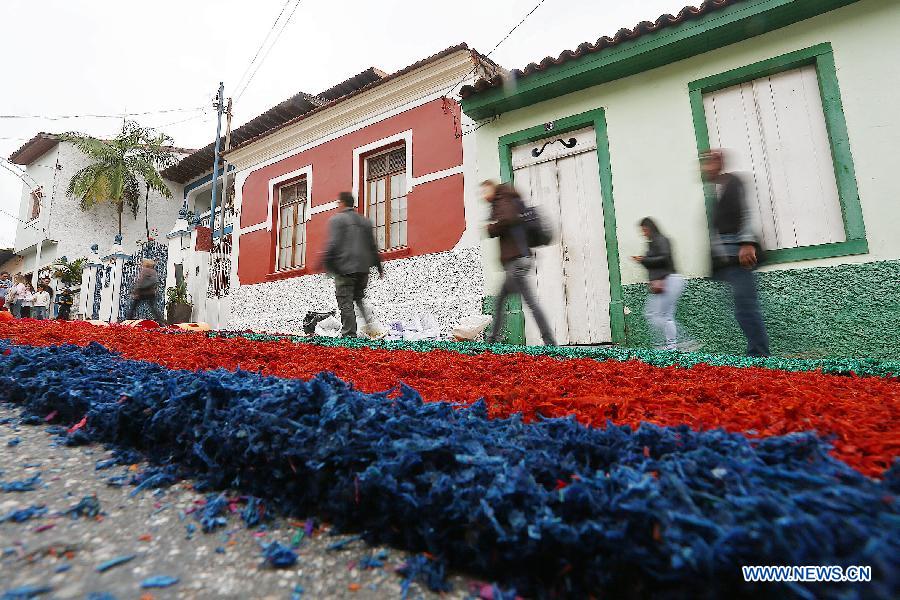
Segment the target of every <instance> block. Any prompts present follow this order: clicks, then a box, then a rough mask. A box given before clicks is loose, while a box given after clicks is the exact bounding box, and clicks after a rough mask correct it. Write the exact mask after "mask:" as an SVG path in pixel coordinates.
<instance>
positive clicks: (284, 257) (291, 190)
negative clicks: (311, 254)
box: [278, 177, 309, 271]
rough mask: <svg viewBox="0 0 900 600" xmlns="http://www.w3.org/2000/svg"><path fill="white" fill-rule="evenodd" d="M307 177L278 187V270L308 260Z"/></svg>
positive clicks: (298, 264)
mask: <svg viewBox="0 0 900 600" xmlns="http://www.w3.org/2000/svg"><path fill="white" fill-rule="evenodd" d="M308 203H309V202H308V190H307V183H306V178H305V177H304V178H303V179H300V180H298V181H294V182H292V183H288V184H285V185H282V186H281V187H279V188H278V270H279V271H282V270H285V269H297V268H300V267H302V266H303V265H304V264H305V260H306V207H307V204H308Z"/></svg>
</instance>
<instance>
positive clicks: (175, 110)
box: [0, 106, 204, 121]
mask: <svg viewBox="0 0 900 600" xmlns="http://www.w3.org/2000/svg"><path fill="white" fill-rule="evenodd" d="M201 110H204V107H203V106H197V107H194V108H169V109H163V110H148V111H144V112H125V113H118V114H112V115H101V114H83V115H0V119H43V120H46V121H62V120H65V119H121V118H123V117H140V116H146V115H161V114H167V113H178V112H197V111H201Z"/></svg>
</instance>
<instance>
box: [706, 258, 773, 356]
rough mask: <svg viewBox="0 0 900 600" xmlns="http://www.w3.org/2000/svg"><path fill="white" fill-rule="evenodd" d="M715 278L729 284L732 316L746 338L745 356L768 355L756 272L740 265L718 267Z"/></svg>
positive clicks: (767, 341) (766, 334)
mask: <svg viewBox="0 0 900 600" xmlns="http://www.w3.org/2000/svg"><path fill="white" fill-rule="evenodd" d="M715 276H716V279H720V280H722V281H724V282H726V283H727V284H728V285H730V286H731V294H732V296H733V297H734V318H735V319H737V322H738V325H740V327H741V331H743V332H744V336H745V337H746V338H747V356H769V334H768V333H767V332H766V324H765V322H763V317H762V311H761V310H760V308H759V292H758V291H757V289H756V273H754V272H753V271H751V270H750V269H745V268H743V267H740V266H729V267H724V268H721V269H718V270H717V271H716V273H715Z"/></svg>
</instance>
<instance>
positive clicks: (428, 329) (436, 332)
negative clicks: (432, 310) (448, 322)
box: [419, 313, 441, 340]
mask: <svg viewBox="0 0 900 600" xmlns="http://www.w3.org/2000/svg"><path fill="white" fill-rule="evenodd" d="M419 323H420V324H421V325H422V329H421V334H422V338H421V339H423V340H436V339H438V338H440V337H441V326H440V325H439V324H438V322H437V319H435V318H434V315H432V314H429V313H419Z"/></svg>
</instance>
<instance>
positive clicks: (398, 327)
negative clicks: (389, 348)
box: [385, 321, 403, 342]
mask: <svg viewBox="0 0 900 600" xmlns="http://www.w3.org/2000/svg"><path fill="white" fill-rule="evenodd" d="M385 339H386V340H388V341H392V342H396V341H399V340H402V339H403V322H402V321H391V322H390V323H388V331H387V336H386V337H385Z"/></svg>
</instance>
